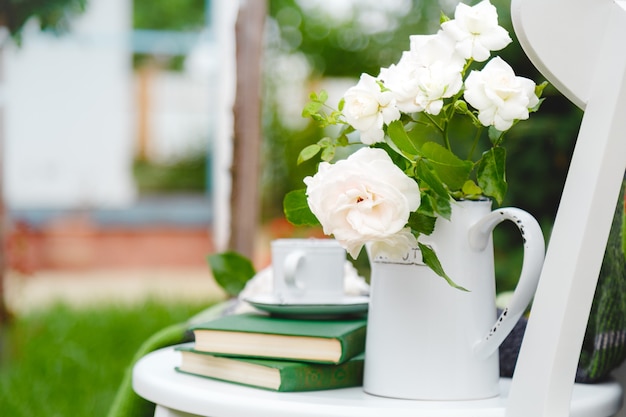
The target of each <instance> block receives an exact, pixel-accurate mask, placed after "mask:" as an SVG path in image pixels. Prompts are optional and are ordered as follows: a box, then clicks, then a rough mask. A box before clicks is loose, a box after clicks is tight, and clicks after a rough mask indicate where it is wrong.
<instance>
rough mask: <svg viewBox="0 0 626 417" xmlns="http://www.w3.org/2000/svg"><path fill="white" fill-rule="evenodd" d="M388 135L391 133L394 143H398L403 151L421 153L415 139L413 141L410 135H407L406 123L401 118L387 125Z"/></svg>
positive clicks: (413, 153)
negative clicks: (414, 141)
mask: <svg viewBox="0 0 626 417" xmlns="http://www.w3.org/2000/svg"><path fill="white" fill-rule="evenodd" d="M387 135H389V138H390V139H391V141H392V142H393V143H394V145H396V146H397V147H398V149H400V150H401V151H402V152H404V153H406V154H408V155H412V156H416V155H419V149H418V148H417V146H416V145H415V144H414V143H413V141H411V138H409V135H407V133H406V131H405V130H404V124H403V123H402V122H401V121H400V120H396V121H395V122H391V124H389V126H387Z"/></svg>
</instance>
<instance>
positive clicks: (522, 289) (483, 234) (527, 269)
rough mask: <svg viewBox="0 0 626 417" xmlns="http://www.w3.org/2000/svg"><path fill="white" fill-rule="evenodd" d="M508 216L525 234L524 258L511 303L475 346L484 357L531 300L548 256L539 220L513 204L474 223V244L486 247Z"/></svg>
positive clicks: (493, 348) (470, 235)
mask: <svg viewBox="0 0 626 417" xmlns="http://www.w3.org/2000/svg"><path fill="white" fill-rule="evenodd" d="M505 220H509V221H512V222H513V223H515V225H516V226H517V228H518V230H519V232H520V234H521V235H522V239H523V243H524V260H523V262H522V270H521V272H520V277H519V281H518V283H517V287H516V288H515V292H514V293H513V296H512V297H511V299H510V301H509V303H508V305H507V306H506V307H505V308H504V310H503V311H502V314H500V317H498V319H497V321H496V322H495V323H494V325H493V326H492V327H491V329H490V330H489V332H488V333H487V334H486V335H485V337H483V338H482V340H480V341H478V342H477V343H476V345H475V346H474V353H475V354H476V355H477V356H478V357H481V358H487V357H489V356H490V355H491V354H493V353H494V352H495V351H496V349H498V347H499V346H500V344H501V343H502V342H503V341H504V339H505V338H506V337H507V335H508V334H509V333H510V332H511V330H513V327H514V326H515V324H516V323H517V321H518V320H519V318H520V317H521V316H522V314H523V313H524V311H525V310H526V308H527V307H528V305H529V304H530V301H531V300H532V298H533V296H534V295H535V291H536V290H537V284H538V283H539V276H540V274H541V268H542V267H543V260H544V257H545V241H544V239H543V233H542V232H541V227H540V226H539V223H538V222H537V220H536V219H535V218H534V217H533V216H531V215H530V214H529V213H527V212H526V211H524V210H521V209H518V208H513V207H504V208H500V209H497V210H494V211H492V212H491V213H490V214H488V215H487V216H485V217H484V218H482V219H481V220H479V221H478V222H477V223H476V224H474V225H473V226H472V227H471V228H470V231H469V245H470V247H471V248H472V249H475V250H483V249H484V248H485V247H486V246H487V243H488V242H489V238H490V236H491V233H492V231H493V229H494V228H495V227H496V226H497V225H498V224H500V223H501V222H503V221H505Z"/></svg>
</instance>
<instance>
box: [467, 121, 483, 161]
mask: <svg viewBox="0 0 626 417" xmlns="http://www.w3.org/2000/svg"><path fill="white" fill-rule="evenodd" d="M482 133H483V127H479V128H478V129H476V135H474V143H472V149H470V151H469V154H468V155H467V159H469V160H471V159H472V155H474V151H476V146H478V140H479V139H480V136H481V135H482Z"/></svg>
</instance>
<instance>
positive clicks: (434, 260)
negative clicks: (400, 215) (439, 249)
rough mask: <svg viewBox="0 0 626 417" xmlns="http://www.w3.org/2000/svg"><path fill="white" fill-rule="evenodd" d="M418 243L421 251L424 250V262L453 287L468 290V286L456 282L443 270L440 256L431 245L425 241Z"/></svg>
mask: <svg viewBox="0 0 626 417" xmlns="http://www.w3.org/2000/svg"><path fill="white" fill-rule="evenodd" d="M417 245H418V246H419V248H420V251H421V252H422V261H424V263H425V264H426V265H427V266H428V267H429V268H430V269H432V270H433V272H434V273H435V274H437V275H439V276H440V277H442V278H443V279H445V280H446V282H447V283H448V284H449V285H450V286H451V287H452V288H456V289H458V290H461V291H468V290H467V289H466V288H463V287H461V286H460V285H458V284H456V283H455V282H454V281H452V279H451V278H450V277H449V276H448V274H446V273H445V271H444V270H443V267H442V266H441V262H439V258H438V257H437V254H436V253H435V251H433V250H432V249H431V247H430V246H427V245H424V244H423V243H419V242H418V243H417Z"/></svg>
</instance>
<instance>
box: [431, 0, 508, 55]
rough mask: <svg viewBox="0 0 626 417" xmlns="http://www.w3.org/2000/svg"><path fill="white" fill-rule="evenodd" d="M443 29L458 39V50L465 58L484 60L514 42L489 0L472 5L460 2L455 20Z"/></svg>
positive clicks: (443, 24) (446, 23)
mask: <svg viewBox="0 0 626 417" xmlns="http://www.w3.org/2000/svg"><path fill="white" fill-rule="evenodd" d="M441 28H442V30H443V31H444V32H445V33H446V34H447V35H448V36H450V37H451V38H452V39H454V41H455V42H456V50H457V51H458V52H459V53H460V54H461V55H462V56H463V57H464V58H466V59H469V58H473V59H474V60H475V61H478V62H483V61H486V60H487V59H488V58H489V55H490V52H491V51H499V50H500V49H502V48H504V47H505V46H507V45H508V44H509V43H511V37H510V36H509V34H508V32H507V31H506V30H505V29H504V28H502V27H501V26H499V25H498V11H497V10H496V8H495V6H493V5H492V4H491V3H490V2H489V0H483V1H481V2H480V3H478V4H477V5H475V6H473V7H470V6H468V5H466V4H463V3H459V4H458V6H457V7H456V10H455V11H454V20H449V21H447V22H444V23H442V24H441Z"/></svg>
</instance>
